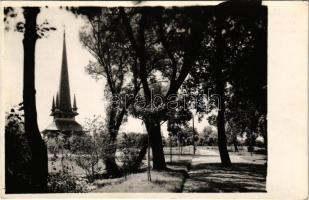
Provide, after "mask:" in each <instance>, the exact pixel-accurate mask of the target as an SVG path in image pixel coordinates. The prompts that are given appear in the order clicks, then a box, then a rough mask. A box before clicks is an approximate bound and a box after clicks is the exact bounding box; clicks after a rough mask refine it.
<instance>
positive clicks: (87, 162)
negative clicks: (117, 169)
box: [71, 135, 101, 182]
mask: <svg viewBox="0 0 309 200" xmlns="http://www.w3.org/2000/svg"><path fill="white" fill-rule="evenodd" d="M71 144H72V145H71V150H72V152H73V153H74V154H76V156H75V157H74V160H75V162H76V164H77V165H78V166H80V167H81V168H82V169H83V170H84V171H85V175H86V177H87V179H88V181H89V182H93V181H94V179H95V177H96V174H97V173H98V171H99V170H100V169H101V168H100V167H98V162H99V160H100V157H99V156H100V145H99V144H98V143H97V142H96V140H95V139H94V138H93V137H92V136H89V135H83V136H73V138H72V142H71Z"/></svg>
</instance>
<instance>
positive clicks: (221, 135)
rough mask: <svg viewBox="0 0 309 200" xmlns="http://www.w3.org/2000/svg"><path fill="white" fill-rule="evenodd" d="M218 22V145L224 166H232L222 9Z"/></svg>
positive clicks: (216, 86)
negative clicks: (227, 123) (228, 145)
mask: <svg viewBox="0 0 309 200" xmlns="http://www.w3.org/2000/svg"><path fill="white" fill-rule="evenodd" d="M217 12H218V15H217V22H216V29H217V32H216V36H215V41H214V42H215V46H216V58H215V63H214V64H215V66H214V78H215V88H216V92H217V95H219V100H218V106H219V110H218V116H217V129H218V147H219V152H220V158H221V164H222V165H223V166H227V167H228V166H231V165H232V164H231V160H230V156H229V153H228V151H227V146H226V134H225V117H224V113H225V102H224V100H225V95H224V87H225V80H224V78H223V72H222V69H223V66H224V56H223V54H224V41H223V38H222V33H221V31H222V23H223V19H222V18H221V16H220V15H221V13H220V10H218V11H217Z"/></svg>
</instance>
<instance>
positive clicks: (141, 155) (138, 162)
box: [132, 140, 148, 171]
mask: <svg viewBox="0 0 309 200" xmlns="http://www.w3.org/2000/svg"><path fill="white" fill-rule="evenodd" d="M147 147H148V142H147V140H144V141H143V146H142V149H141V150H140V152H139V154H138V157H137V159H136V161H135V163H134V165H133V167H132V170H133V171H137V170H138V168H139V167H140V165H141V163H142V161H143V159H144V158H145V155H146V153H147Z"/></svg>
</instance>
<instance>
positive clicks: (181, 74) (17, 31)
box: [1, 0, 308, 195]
mask: <svg viewBox="0 0 309 200" xmlns="http://www.w3.org/2000/svg"><path fill="white" fill-rule="evenodd" d="M146 3H147V2H146ZM206 3H207V2H206ZM2 8H3V11H2V12H3V15H1V16H3V18H2V21H3V22H2V23H3V30H2V31H3V32H2V36H3V37H2V38H3V44H2V45H1V46H2V47H3V50H2V54H1V55H2V57H1V59H2V61H1V62H2V66H1V73H2V80H3V83H5V84H3V85H2V91H3V92H4V95H2V96H1V103H2V105H1V106H2V107H1V108H2V109H1V112H2V116H3V119H4V120H3V124H2V125H1V126H2V128H3V130H4V131H3V132H4V133H3V139H4V142H3V144H4V147H3V149H4V152H3V160H4V164H3V167H4V169H3V175H4V176H3V182H4V186H3V187H2V188H3V193H4V194H6V195H9V194H29V193H33V194H38V193H40V194H54V193H57V194H58V193H96V194H102V193H259V194H262V195H263V194H267V192H268V187H267V185H268V184H270V183H268V181H269V180H268V171H269V170H268V168H269V167H271V166H270V165H271V164H270V163H272V162H271V160H270V161H269V156H268V154H269V152H270V151H271V149H272V148H276V145H279V146H280V145H284V143H283V142H282V143H281V144H280V140H277V142H278V143H276V145H274V146H272V145H273V144H274V143H270V142H268V138H269V137H268V136H269V135H270V134H273V135H276V137H280V132H274V131H272V132H270V131H269V126H268V125H269V124H270V122H269V119H270V118H269V109H270V108H271V107H270V104H269V103H268V102H269V101H268V98H269V95H271V96H272V98H273V93H269V85H270V84H269V81H270V80H273V79H270V78H269V76H268V75H269V74H268V73H269V71H270V70H269V65H270V64H269V63H270V61H272V62H271V63H273V60H270V58H269V57H268V55H269V54H270V53H271V52H270V50H269V49H270V48H269V46H270V45H269V37H268V35H269V30H270V28H271V27H270V26H269V19H270V17H269V16H270V15H269V9H268V6H267V5H265V4H264V3H263V2H262V1H254V0H248V1H235V0H228V1H221V2H214V1H209V2H208V4H202V5H198V4H194V3H191V4H188V3H187V4H183V5H181V4H175V5H173V3H171V4H170V5H164V4H162V3H161V4H160V2H155V3H154V4H151V3H150V4H145V5H144V4H143V2H131V3H130V4H121V3H119V4H118V5H117V3H115V2H114V3H111V4H107V3H105V4H104V3H101V4H93V5H91V4H90V3H88V4H82V3H80V4H79V3H78V2H77V3H76V4H66V2H58V3H55V4H52V3H51V2H49V3H46V4H44V2H41V3H40V4H35V5H33V6H32V5H31V6H27V5H26V4H10V3H9V2H8V3H6V4H3V5H2ZM305 8H306V7H305ZM303 10H304V9H303ZM304 14H307V13H304ZM282 15H283V13H282ZM307 43H308V42H307ZM277 59H278V58H277ZM283 59H284V58H283ZM306 59H307V58H306ZM294 67H295V68H296V67H297V66H294ZM279 69H280V68H279ZM279 72H280V70H279ZM277 76H278V77H279V78H280V74H277ZM292 76H293V75H292V74H291V79H297V78H296V77H292ZM278 77H277V78H278ZM282 78H283V77H282ZM299 80H303V79H299ZM282 81H285V80H282ZM295 87H296V86H295ZM271 91H272V92H273V90H271ZM2 97H3V98H2ZM290 98H292V97H290ZM304 108H307V106H305V107H304ZM286 109H287V108H286ZM282 110H283V111H282V112H283V113H284V112H285V111H284V108H282ZM276 111H277V112H280V111H278V110H276ZM304 111H307V110H306V109H305V110H304ZM291 116H292V114H291ZM286 117H287V118H288V117H289V116H286ZM294 120H296V119H294ZM275 121H276V120H275ZM278 123H280V122H278ZM281 126H285V124H281ZM294 130H295V132H294V133H290V134H291V135H292V134H294V135H295V137H296V135H297V133H296V132H297V130H296V129H294ZM283 135H284V133H283ZM294 147H295V148H296V149H297V146H294ZM282 156H284V155H282ZM289 161H292V160H288V159H287V160H286V162H287V164H288V162H289ZM295 163H296V162H295ZM282 167H284V166H282ZM286 175H287V174H285V176H286ZM277 176H280V174H278V175H277ZM291 176H292V175H291ZM277 181H278V180H277Z"/></svg>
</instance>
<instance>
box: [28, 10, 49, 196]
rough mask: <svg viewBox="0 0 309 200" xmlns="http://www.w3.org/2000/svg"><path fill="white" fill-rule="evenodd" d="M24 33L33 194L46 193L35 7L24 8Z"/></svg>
mask: <svg viewBox="0 0 309 200" xmlns="http://www.w3.org/2000/svg"><path fill="white" fill-rule="evenodd" d="M23 9H24V12H23V13H24V17H25V32H24V39H23V48H24V89H23V101H24V112H25V113H24V114H25V133H26V136H27V139H28V142H29V146H30V149H31V153H32V158H31V176H32V183H31V185H32V189H33V191H29V192H33V193H41V192H46V191H47V175H48V159H47V148H46V145H45V143H44V141H43V139H42V137H41V134H40V131H39V128H38V124H37V112H36V100H35V93H36V91H35V44H36V40H37V39H38V35H37V33H36V27H37V25H36V19H37V15H38V14H39V12H40V8H37V7H24V8H23Z"/></svg>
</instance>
